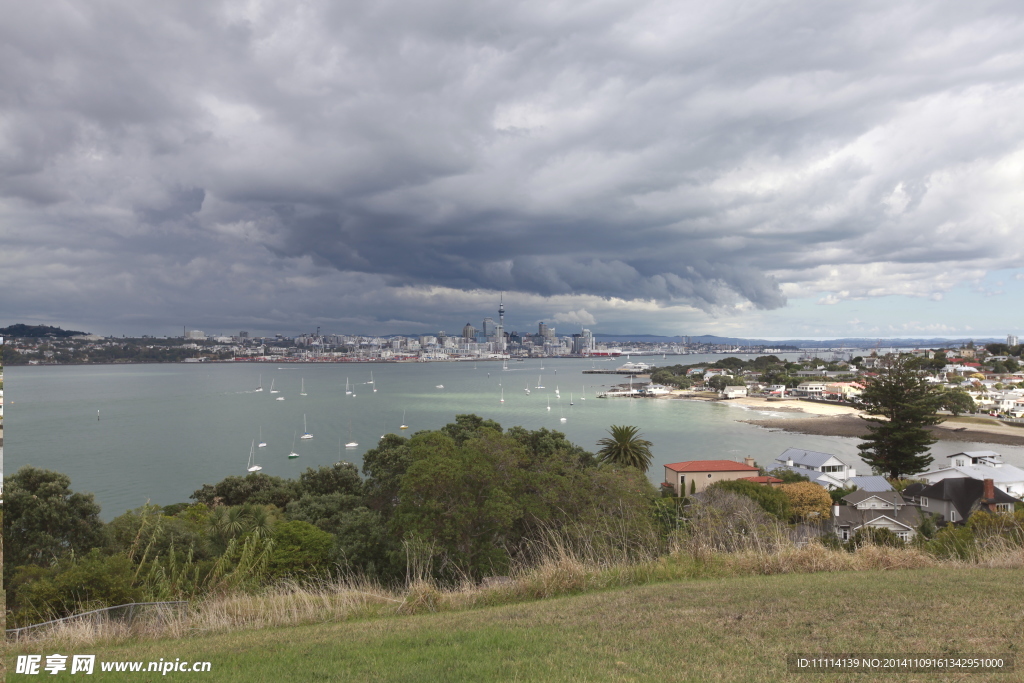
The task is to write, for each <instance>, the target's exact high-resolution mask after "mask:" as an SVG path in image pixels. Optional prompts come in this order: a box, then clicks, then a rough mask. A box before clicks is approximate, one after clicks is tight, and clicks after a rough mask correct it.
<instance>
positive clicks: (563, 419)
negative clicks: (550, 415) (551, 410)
mask: <svg viewBox="0 0 1024 683" xmlns="http://www.w3.org/2000/svg"><path fill="white" fill-rule="evenodd" d="M558 414H559V415H561V417H560V418H558V421H559V422H565V413H563V412H562V406H558Z"/></svg>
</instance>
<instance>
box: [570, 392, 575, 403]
mask: <svg viewBox="0 0 1024 683" xmlns="http://www.w3.org/2000/svg"><path fill="white" fill-rule="evenodd" d="M569 405H575V404H574V403H573V402H572V392H571V391H570V392H569Z"/></svg>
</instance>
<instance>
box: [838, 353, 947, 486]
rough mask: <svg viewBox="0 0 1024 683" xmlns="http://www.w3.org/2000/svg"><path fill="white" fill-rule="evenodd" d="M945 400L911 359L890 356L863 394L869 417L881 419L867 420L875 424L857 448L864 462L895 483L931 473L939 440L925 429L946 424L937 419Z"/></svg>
mask: <svg viewBox="0 0 1024 683" xmlns="http://www.w3.org/2000/svg"><path fill="white" fill-rule="evenodd" d="M942 396H943V394H942V390H941V389H937V388H936V387H935V386H934V385H932V384H930V383H928V382H926V381H925V378H924V374H923V373H922V372H921V371H920V370H919V369H918V367H917V363H916V361H915V359H914V358H913V357H912V356H894V355H889V356H886V358H885V359H884V361H883V366H882V368H881V371H880V372H879V375H878V377H877V378H875V379H872V380H871V381H869V382H868V385H867V387H866V388H865V389H864V393H863V394H861V402H862V403H863V404H864V406H865V411H866V412H867V413H868V414H870V415H877V416H879V417H870V418H864V419H865V420H867V421H868V422H870V423H871V427H870V434H869V435H868V436H867V437H865V439H864V443H862V444H860V445H859V446H857V448H858V449H859V450H860V451H861V454H862V455H861V457H862V458H863V459H864V462H866V463H867V464H868V466H870V467H871V468H872V469H873V470H875V471H876V472H880V473H884V474H887V475H888V476H889V477H890V478H892V479H897V478H899V477H902V476H905V475H908V474H915V473H917V472H921V471H922V470H924V469H926V468H927V467H928V466H929V465H930V464H931V463H932V458H931V456H929V455H927V451H928V448H929V446H931V445H932V444H933V443H935V439H934V438H933V437H932V436H931V434H929V433H928V430H927V429H925V428H926V427H929V426H931V425H935V424H938V423H939V422H940V421H941V418H940V417H939V416H938V415H937V414H936V413H937V411H938V408H939V406H940V405H941V404H942ZM882 418H884V419H882Z"/></svg>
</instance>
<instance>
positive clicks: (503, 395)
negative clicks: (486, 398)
mask: <svg viewBox="0 0 1024 683" xmlns="http://www.w3.org/2000/svg"><path fill="white" fill-rule="evenodd" d="M504 402H505V390H504V389H502V390H501V403H504Z"/></svg>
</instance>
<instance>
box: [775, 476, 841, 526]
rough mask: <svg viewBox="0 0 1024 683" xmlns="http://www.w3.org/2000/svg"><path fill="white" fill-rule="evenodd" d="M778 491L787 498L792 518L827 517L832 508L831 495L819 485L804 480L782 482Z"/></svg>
mask: <svg viewBox="0 0 1024 683" xmlns="http://www.w3.org/2000/svg"><path fill="white" fill-rule="evenodd" d="M779 491H781V492H782V493H783V494H785V496H786V497H787V498H789V505H790V508H791V510H792V514H793V518H794V519H800V520H803V519H811V518H819V519H828V517H829V515H830V512H831V509H832V496H830V495H828V491H826V490H825V489H824V488H822V487H821V486H818V485H817V484H814V483H811V482H809V481H805V482H798V483H795V484H783V485H782V486H780V487H779Z"/></svg>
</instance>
